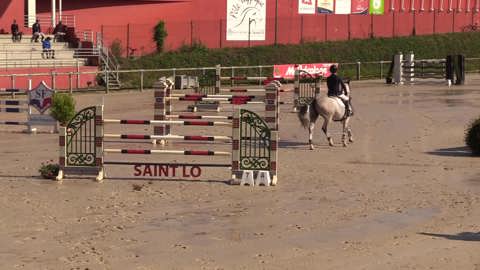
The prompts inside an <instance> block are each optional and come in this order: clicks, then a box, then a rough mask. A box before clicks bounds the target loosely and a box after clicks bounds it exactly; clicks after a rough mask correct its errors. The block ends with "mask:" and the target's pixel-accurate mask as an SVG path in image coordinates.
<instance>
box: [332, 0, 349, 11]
mask: <svg viewBox="0 0 480 270" xmlns="http://www.w3.org/2000/svg"><path fill="white" fill-rule="evenodd" d="M350 12H352V1H351V0H336V1H335V14H350Z"/></svg>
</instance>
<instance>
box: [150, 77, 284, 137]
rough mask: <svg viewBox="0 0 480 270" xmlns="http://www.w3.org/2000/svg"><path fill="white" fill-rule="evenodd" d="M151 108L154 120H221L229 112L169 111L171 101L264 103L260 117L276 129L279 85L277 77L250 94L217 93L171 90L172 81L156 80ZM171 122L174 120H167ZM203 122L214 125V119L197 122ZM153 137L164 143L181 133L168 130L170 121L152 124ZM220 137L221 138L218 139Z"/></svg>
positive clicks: (228, 118) (224, 118) (227, 117)
mask: <svg viewBox="0 0 480 270" xmlns="http://www.w3.org/2000/svg"><path fill="white" fill-rule="evenodd" d="M154 87H155V93H154V95H155V105H154V107H155V111H154V116H153V117H154V120H160V121H165V120H172V119H188V120H199V119H211V120H222V121H224V123H228V122H231V121H232V116H227V115H194V114H173V101H182V102H198V101H215V102H222V103H223V104H232V105H234V106H245V105H252V104H257V105H264V106H265V110H264V118H263V119H264V121H265V122H266V124H267V126H268V128H269V129H271V130H277V131H278V119H279V106H278V102H279V101H278V99H279V95H278V92H279V89H280V87H281V84H280V83H279V82H278V81H273V82H271V83H270V84H268V85H266V86H265V88H264V89H257V90H262V92H257V93H256V94H254V95H250V94H247V95H245V94H239V95H231V94H230V95H226V94H225V95H220V94H217V95H215V94H212V95H208V94H200V93H195V94H173V93H172V89H173V83H172V82H171V81H169V80H167V81H166V82H159V83H156V84H155V86H154ZM169 123H174V122H169ZM188 123H189V124H190V125H193V124H199V121H189V122H188ZM200 123H202V124H205V125H214V124H215V123H216V122H200ZM154 135H155V136H156V137H153V138H161V139H160V140H157V139H154V140H153V143H154V144H155V143H156V142H160V143H161V144H164V143H165V142H166V141H167V140H170V139H172V140H175V139H177V140H178V139H182V138H183V137H182V136H175V135H172V134H171V125H170V124H165V125H157V126H155V127H154ZM217 139H218V140H219V139H222V138H221V137H212V138H210V139H209V140H217ZM222 140H224V138H223V139H222Z"/></svg>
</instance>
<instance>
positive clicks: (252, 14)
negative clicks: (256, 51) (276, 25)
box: [226, 0, 267, 41]
mask: <svg viewBox="0 0 480 270" xmlns="http://www.w3.org/2000/svg"><path fill="white" fill-rule="evenodd" d="M266 5H267V3H266V0H254V1H253V0H252V1H251V0H227V27H226V31H227V35H226V38H227V40H229V41H230V40H231V41H246V40H265V31H266V14H267V8H266Z"/></svg>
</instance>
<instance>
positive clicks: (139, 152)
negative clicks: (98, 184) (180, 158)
mask: <svg viewBox="0 0 480 270" xmlns="http://www.w3.org/2000/svg"><path fill="white" fill-rule="evenodd" d="M103 152H104V153H117V154H132V155H154V154H159V155H162V154H163V155H184V156H231V155H232V153H230V152H223V151H210V150H150V149H103Z"/></svg>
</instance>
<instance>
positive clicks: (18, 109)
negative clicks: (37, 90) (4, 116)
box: [0, 107, 28, 113]
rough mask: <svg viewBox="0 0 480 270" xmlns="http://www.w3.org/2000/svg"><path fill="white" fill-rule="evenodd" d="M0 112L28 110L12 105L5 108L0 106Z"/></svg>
mask: <svg viewBox="0 0 480 270" xmlns="http://www.w3.org/2000/svg"><path fill="white" fill-rule="evenodd" d="M0 112H6V113H24V112H28V108H13V107H7V108H0Z"/></svg>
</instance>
